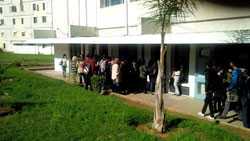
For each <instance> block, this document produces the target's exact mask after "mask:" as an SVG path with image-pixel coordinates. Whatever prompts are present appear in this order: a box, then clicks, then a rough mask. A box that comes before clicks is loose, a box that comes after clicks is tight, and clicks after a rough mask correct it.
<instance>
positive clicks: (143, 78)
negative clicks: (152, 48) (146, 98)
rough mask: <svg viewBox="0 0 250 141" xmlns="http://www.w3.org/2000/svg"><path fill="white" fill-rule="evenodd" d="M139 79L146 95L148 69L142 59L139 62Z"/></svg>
mask: <svg viewBox="0 0 250 141" xmlns="http://www.w3.org/2000/svg"><path fill="white" fill-rule="evenodd" d="M139 78H140V82H141V89H142V90H143V92H144V93H145V94H146V93H147V68H146V65H145V61H144V60H143V59H141V60H140V61H139Z"/></svg>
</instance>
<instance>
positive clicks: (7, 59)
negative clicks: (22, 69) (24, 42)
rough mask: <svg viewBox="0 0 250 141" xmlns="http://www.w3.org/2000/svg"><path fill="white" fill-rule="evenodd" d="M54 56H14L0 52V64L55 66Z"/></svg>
mask: <svg viewBox="0 0 250 141" xmlns="http://www.w3.org/2000/svg"><path fill="white" fill-rule="evenodd" d="M53 58H54V56H53V55H41V54H39V55H32V54H13V53H6V52H0V64H5V63H20V64H23V65H42V64H53V61H54V60H53Z"/></svg>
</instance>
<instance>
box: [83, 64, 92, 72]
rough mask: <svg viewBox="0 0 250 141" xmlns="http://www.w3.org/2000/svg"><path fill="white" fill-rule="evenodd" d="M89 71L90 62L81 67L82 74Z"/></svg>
mask: <svg viewBox="0 0 250 141" xmlns="http://www.w3.org/2000/svg"><path fill="white" fill-rule="evenodd" d="M90 71H91V65H90V64H86V65H85V66H84V67H83V73H84V74H89V73H90Z"/></svg>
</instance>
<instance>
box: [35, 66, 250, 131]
mask: <svg viewBox="0 0 250 141" xmlns="http://www.w3.org/2000/svg"><path fill="white" fill-rule="evenodd" d="M34 72H36V73H39V74H42V75H45V76H48V77H51V78H55V79H60V80H65V81H67V82H72V81H70V80H69V78H66V79H65V78H63V77H62V74H61V73H58V72H55V71H53V70H37V71H34ZM113 95H116V96H118V97H120V98H122V99H125V100H129V101H131V102H136V103H140V104H143V105H147V106H150V107H153V106H154V95H152V94H142V93H140V94H129V95H120V94H113ZM164 101H165V103H164V104H165V107H166V108H167V110H169V111H173V112H177V113H181V114H185V115H190V116H194V117H197V118H204V117H200V116H198V115H197V113H198V112H199V111H200V110H201V108H202V106H203V101H200V100H197V99H194V98H191V97H188V96H175V95H171V94H164ZM228 115H229V117H230V116H233V115H235V113H234V112H230V113H229V114H228ZM204 119H206V118H204ZM219 121H220V122H221V123H223V124H226V125H230V126H233V127H237V128H241V129H244V130H248V131H250V130H249V129H247V128H244V127H243V125H242V122H241V121H239V120H234V118H233V117H232V118H228V119H225V120H221V119H220V120H219Z"/></svg>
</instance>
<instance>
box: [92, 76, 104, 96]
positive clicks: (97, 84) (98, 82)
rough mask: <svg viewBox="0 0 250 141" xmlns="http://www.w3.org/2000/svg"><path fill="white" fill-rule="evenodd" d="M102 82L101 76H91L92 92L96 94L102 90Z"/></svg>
mask: <svg viewBox="0 0 250 141" xmlns="http://www.w3.org/2000/svg"><path fill="white" fill-rule="evenodd" d="M103 81H104V77H103V76H99V75H93V76H92V77H91V84H92V88H93V90H94V91H96V92H100V91H101V88H102V83H103Z"/></svg>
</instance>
